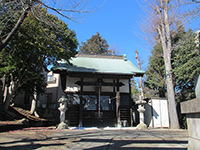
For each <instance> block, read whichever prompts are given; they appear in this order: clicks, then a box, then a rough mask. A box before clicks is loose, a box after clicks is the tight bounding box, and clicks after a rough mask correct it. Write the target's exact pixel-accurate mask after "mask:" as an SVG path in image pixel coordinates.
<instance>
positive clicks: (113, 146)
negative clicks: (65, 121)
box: [0, 129, 188, 150]
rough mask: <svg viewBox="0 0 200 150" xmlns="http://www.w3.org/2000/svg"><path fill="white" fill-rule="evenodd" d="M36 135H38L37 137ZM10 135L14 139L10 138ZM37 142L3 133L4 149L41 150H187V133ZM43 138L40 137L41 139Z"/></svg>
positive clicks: (83, 135) (59, 133)
mask: <svg viewBox="0 0 200 150" xmlns="http://www.w3.org/2000/svg"><path fill="white" fill-rule="evenodd" d="M33 134H34V133H33ZM9 135H10V136H9ZM36 135H38V136H37V138H33V137H31V136H29V137H25V136H24V137H23V136H22V135H21V134H20V133H19V134H17V135H16V134H13V135H11V134H5V133H4V134H3V133H0V149H2V150H8V149H9V150H10V149H20V150H21V149H22V150H23V149H26V150H27V149H38V150H51V149H52V150H53V149H61V150H118V149H119V150H120V149H124V150H146V149H148V150H153V149H154V150H186V149H187V146H188V133H187V131H185V130H167V129H163V130H160V129H151V130H145V131H139V130H130V129H129V130H102V129H100V130H94V129H92V130H66V129H65V130H56V131H52V134H49V135H46V136H41V135H40V134H39V132H38V133H36ZM39 135H40V136H39Z"/></svg>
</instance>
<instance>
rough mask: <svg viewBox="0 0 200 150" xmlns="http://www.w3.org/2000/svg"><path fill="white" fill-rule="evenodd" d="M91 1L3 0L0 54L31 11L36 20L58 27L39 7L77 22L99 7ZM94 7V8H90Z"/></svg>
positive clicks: (1, 5)
mask: <svg viewBox="0 0 200 150" xmlns="http://www.w3.org/2000/svg"><path fill="white" fill-rule="evenodd" d="M89 2H90V0H70V1H64V0H61V1H59V2H58V1H57V0H49V1H45V0H1V3H0V52H1V51H2V50H3V48H4V47H5V46H6V45H7V44H8V42H9V40H10V39H11V37H12V36H13V34H14V33H15V32H16V31H17V29H18V28H19V27H20V25H21V24H22V23H23V21H24V19H25V18H26V16H27V15H28V13H29V12H30V11H31V12H32V13H33V14H34V15H35V19H37V20H39V21H41V22H44V23H46V24H47V25H49V26H50V27H51V26H56V25H55V24H54V22H49V20H48V18H45V16H43V15H42V12H40V11H38V9H37V7H36V6H38V5H40V6H42V7H43V8H46V9H47V10H48V11H49V12H50V13H54V15H58V16H61V17H64V18H67V19H68V20H71V21H77V19H78V17H80V16H81V15H82V14H86V13H89V12H92V11H94V10H95V9H96V8H97V7H95V6H93V4H94V3H95V2H97V3H98V4H99V7H100V2H98V1H95V2H94V1H92V2H90V5H89ZM89 6H92V7H89Z"/></svg>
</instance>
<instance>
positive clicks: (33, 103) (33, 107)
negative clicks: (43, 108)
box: [30, 94, 39, 117]
mask: <svg viewBox="0 0 200 150" xmlns="http://www.w3.org/2000/svg"><path fill="white" fill-rule="evenodd" d="M37 98H38V97H37V94H33V99H32V103H31V110H30V113H31V114H34V115H35V116H36V117H39V115H38V113H37V111H36V107H37V100H38V99H37Z"/></svg>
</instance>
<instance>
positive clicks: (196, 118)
mask: <svg viewBox="0 0 200 150" xmlns="http://www.w3.org/2000/svg"><path fill="white" fill-rule="evenodd" d="M181 113H182V114H186V118H187V126H188V134H189V142H188V150H197V149H199V148H200V98H196V99H193V100H189V101H186V102H182V103H181Z"/></svg>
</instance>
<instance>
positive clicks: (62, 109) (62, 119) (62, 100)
mask: <svg viewBox="0 0 200 150" xmlns="http://www.w3.org/2000/svg"><path fill="white" fill-rule="evenodd" d="M67 101H68V99H67V98H66V97H65V94H63V95H62V97H61V98H60V99H59V100H58V103H60V105H59V106H60V107H59V108H58V110H59V111H60V124H59V125H58V129H67V128H68V125H67V124H66V123H65V112H66V110H67Z"/></svg>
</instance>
